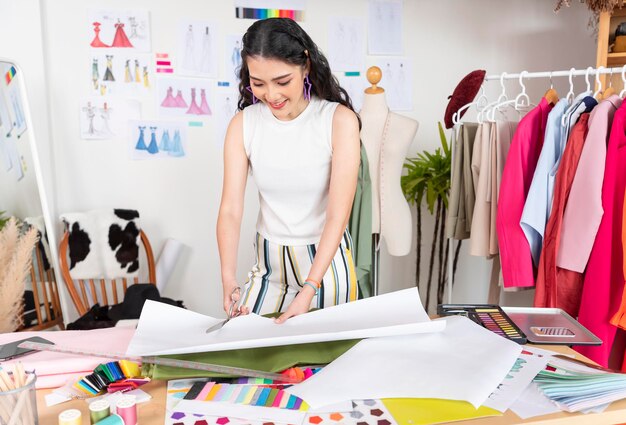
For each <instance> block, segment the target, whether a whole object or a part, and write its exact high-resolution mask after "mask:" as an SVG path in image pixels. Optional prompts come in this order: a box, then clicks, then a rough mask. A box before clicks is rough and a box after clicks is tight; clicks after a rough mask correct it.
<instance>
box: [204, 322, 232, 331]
mask: <svg viewBox="0 0 626 425" xmlns="http://www.w3.org/2000/svg"><path fill="white" fill-rule="evenodd" d="M226 322H228V319H226V320H222V321H221V322H218V323H216V324H215V325H213V326H211V327H210V328H208V329H207V330H206V333H211V332H215V331H216V330H218V329H222V327H223V326H224V325H225V324H226Z"/></svg>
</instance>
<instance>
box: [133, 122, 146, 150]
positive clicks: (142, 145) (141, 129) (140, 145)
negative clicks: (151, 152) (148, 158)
mask: <svg viewBox="0 0 626 425" xmlns="http://www.w3.org/2000/svg"><path fill="white" fill-rule="evenodd" d="M137 128H138V129H139V140H137V144H136V145H135V149H137V150H139V151H147V150H148V147H147V146H146V142H145V140H144V130H145V129H146V126H145V125H140V126H138V127H137Z"/></svg>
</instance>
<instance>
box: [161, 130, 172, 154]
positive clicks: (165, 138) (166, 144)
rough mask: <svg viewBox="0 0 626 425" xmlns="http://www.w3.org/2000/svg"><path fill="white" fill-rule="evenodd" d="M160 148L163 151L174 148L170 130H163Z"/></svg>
mask: <svg viewBox="0 0 626 425" xmlns="http://www.w3.org/2000/svg"><path fill="white" fill-rule="evenodd" d="M159 150H160V151H162V152H169V151H171V150H172V142H171V141H170V131H169V130H164V131H163V135H162V136H161V144H160V145H159Z"/></svg>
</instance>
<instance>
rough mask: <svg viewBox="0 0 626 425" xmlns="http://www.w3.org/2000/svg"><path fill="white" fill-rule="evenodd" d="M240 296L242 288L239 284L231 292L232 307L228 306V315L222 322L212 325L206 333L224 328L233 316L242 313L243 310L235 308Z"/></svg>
mask: <svg viewBox="0 0 626 425" xmlns="http://www.w3.org/2000/svg"><path fill="white" fill-rule="evenodd" d="M239 298H241V288H240V287H239V286H237V287H235V289H233V292H231V293H230V307H229V308H228V317H227V318H226V319H224V320H222V321H221V322H218V323H217V324H215V325H213V326H211V327H210V328H208V329H207V330H206V333H209V332H213V331H216V330H218V329H222V327H223V326H224V325H225V324H226V323H228V321H229V320H230V319H232V318H233V317H237V316H239V315H240V314H241V310H239V309H235V306H236V305H237V302H239Z"/></svg>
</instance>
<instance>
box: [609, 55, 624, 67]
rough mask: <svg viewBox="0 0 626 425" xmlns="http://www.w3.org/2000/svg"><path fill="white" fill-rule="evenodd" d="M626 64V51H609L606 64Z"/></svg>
mask: <svg viewBox="0 0 626 425" xmlns="http://www.w3.org/2000/svg"><path fill="white" fill-rule="evenodd" d="M623 65H626V52H620V53H609V54H607V57H606V66H609V67H610V66H623Z"/></svg>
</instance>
